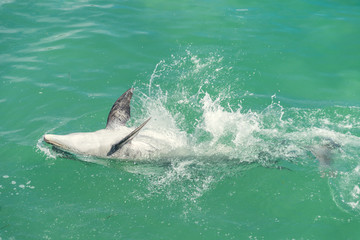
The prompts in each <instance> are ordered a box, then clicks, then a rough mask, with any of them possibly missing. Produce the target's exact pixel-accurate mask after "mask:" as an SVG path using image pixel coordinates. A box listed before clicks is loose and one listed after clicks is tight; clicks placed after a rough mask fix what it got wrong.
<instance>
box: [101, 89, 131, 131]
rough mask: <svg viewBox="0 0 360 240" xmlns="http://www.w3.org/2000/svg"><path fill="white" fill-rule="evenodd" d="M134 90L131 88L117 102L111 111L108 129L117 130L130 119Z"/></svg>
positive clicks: (107, 124)
mask: <svg viewBox="0 0 360 240" xmlns="http://www.w3.org/2000/svg"><path fill="white" fill-rule="evenodd" d="M133 90H134V89H133V88H130V89H129V90H127V91H126V92H125V93H124V94H123V95H121V96H120V97H119V98H118V99H117V100H116V102H115V103H114V105H113V106H112V108H111V110H110V113H109V116H108V119H107V123H106V128H115V127H116V126H118V125H122V126H124V125H125V123H126V122H127V121H128V120H129V119H130V100H131V97H132V95H133Z"/></svg>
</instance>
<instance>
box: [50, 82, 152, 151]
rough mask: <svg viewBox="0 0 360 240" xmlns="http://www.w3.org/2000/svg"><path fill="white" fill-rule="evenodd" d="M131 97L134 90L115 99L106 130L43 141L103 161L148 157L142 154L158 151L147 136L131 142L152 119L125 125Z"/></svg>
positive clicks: (53, 136) (72, 134) (61, 136)
mask: <svg viewBox="0 0 360 240" xmlns="http://www.w3.org/2000/svg"><path fill="white" fill-rule="evenodd" d="M132 94H133V89H132V88H131V89H129V90H128V91H126V92H125V93H124V94H123V95H121V96H120V97H119V98H118V99H117V100H116V102H115V103H114V105H113V106H112V108H111V110H110V113H109V116H108V120H107V124H106V128H105V129H101V130H98V131H95V132H78V133H71V134H67V135H55V134H45V135H44V141H45V142H47V143H49V144H51V145H53V146H55V147H56V148H59V149H61V150H64V151H66V152H71V153H76V154H83V155H90V156H96V157H101V158H137V157H146V156H141V155H143V154H144V153H150V152H152V151H156V150H157V149H154V148H155V147H154V146H153V145H152V144H151V143H150V142H149V141H146V136H139V137H138V138H139V141H132V140H133V139H134V138H135V137H136V136H137V135H138V133H139V131H140V130H141V129H142V128H143V127H144V126H145V125H146V123H148V121H149V120H150V118H149V119H147V120H146V121H145V122H144V123H143V124H141V125H140V126H138V127H137V128H135V129H133V128H128V127H126V126H125V124H126V122H127V121H128V120H129V119H130V100H131V97H132ZM141 140H143V141H141Z"/></svg>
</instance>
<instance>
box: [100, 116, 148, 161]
mask: <svg viewBox="0 0 360 240" xmlns="http://www.w3.org/2000/svg"><path fill="white" fill-rule="evenodd" d="M150 119H151V118H149V119H148V120H146V121H145V122H144V123H143V124H141V125H140V126H138V127H137V128H136V129H135V130H134V131H132V132H131V133H130V134H128V135H127V136H126V137H124V138H123V139H121V140H120V142H118V143H116V144H114V145H112V146H111V149H110V151H109V152H108V153H107V156H111V155H112V154H113V153H115V152H116V151H117V150H119V149H120V148H121V147H122V146H124V145H125V144H127V143H128V142H130V141H131V140H132V139H133V138H134V137H135V136H136V135H137V134H138V133H139V131H140V130H141V129H142V128H143V127H144V126H145V124H147V123H148V122H149V121H150Z"/></svg>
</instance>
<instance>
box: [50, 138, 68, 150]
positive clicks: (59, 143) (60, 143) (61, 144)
mask: <svg viewBox="0 0 360 240" xmlns="http://www.w3.org/2000/svg"><path fill="white" fill-rule="evenodd" d="M44 141H45V142H46V143H49V144H51V145H53V146H54V147H57V148H60V149H63V150H70V147H69V146H68V144H67V143H66V141H65V139H64V136H63V135H55V134H45V135H44Z"/></svg>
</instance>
